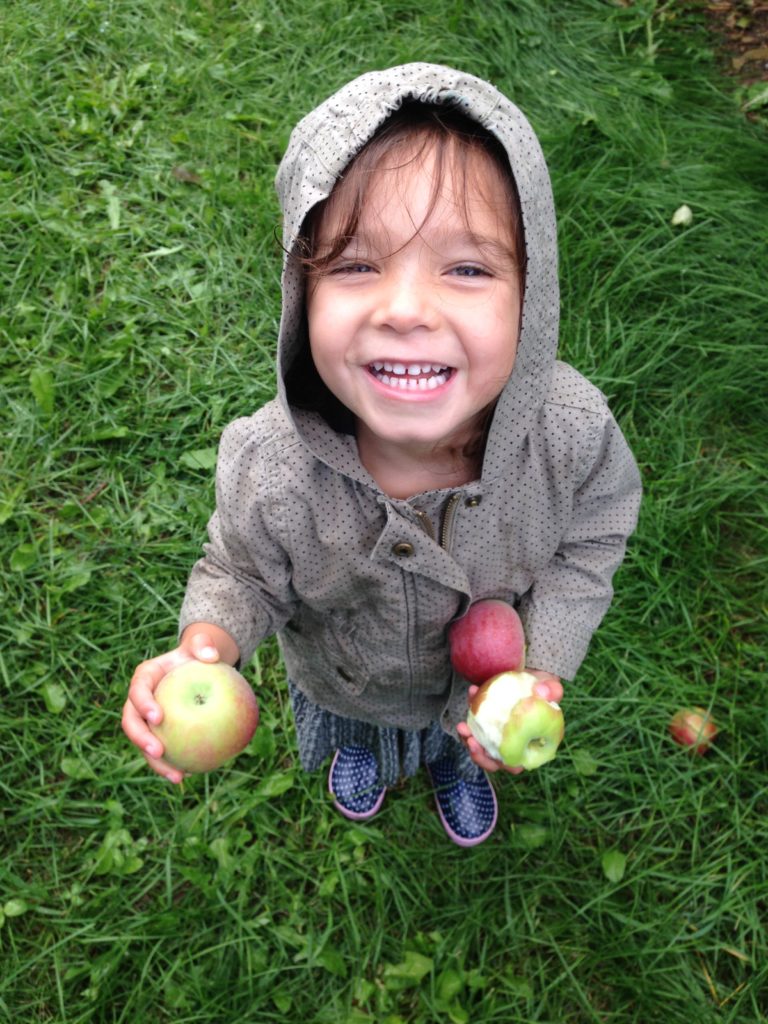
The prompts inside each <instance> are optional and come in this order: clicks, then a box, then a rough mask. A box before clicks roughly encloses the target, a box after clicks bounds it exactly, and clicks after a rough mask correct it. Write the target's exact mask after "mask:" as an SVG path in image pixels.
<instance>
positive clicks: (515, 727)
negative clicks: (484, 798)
mask: <svg viewBox="0 0 768 1024" xmlns="http://www.w3.org/2000/svg"><path fill="white" fill-rule="evenodd" d="M535 683H536V676H534V675H531V673H530V672H502V673H501V674H500V675H497V676H494V677H493V679H489V680H488V682H487V683H484V684H483V685H482V686H481V687H480V689H479V690H478V691H477V693H476V694H475V696H474V697H473V698H472V700H471V701H470V705H469V714H468V715H467V725H468V726H469V728H470V730H471V732H472V735H473V736H474V737H475V739H476V740H477V741H478V743H480V744H481V746H482V747H484V748H485V750H486V751H487V752H488V753H489V754H490V756H491V757H495V758H496V759H497V760H499V761H502V762H503V763H504V764H505V765H507V766H508V767H509V768H516V767H518V766H522V767H523V768H525V769H527V770H528V771H531V770H533V769H534V768H540V767H541V766H542V765H543V764H546V763H547V762H548V761H551V760H552V758H553V757H554V756H555V754H556V753H557V748H558V747H559V746H560V743H561V741H562V739H563V735H564V733H565V720H564V718H563V712H562V711H561V710H560V705H559V704H555V702H554V701H548V700H543V699H542V698H541V697H537V696H536V694H535V693H534V692H533V687H534V685H535Z"/></svg>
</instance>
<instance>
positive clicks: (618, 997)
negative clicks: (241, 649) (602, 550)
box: [0, 0, 768, 1024]
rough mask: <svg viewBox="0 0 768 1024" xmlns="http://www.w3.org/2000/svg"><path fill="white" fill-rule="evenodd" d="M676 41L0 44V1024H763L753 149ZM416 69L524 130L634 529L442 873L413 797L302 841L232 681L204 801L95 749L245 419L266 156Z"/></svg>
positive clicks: (19, 33) (156, 636) (291, 750)
mask: <svg viewBox="0 0 768 1024" xmlns="http://www.w3.org/2000/svg"><path fill="white" fill-rule="evenodd" d="M691 8H692V9H691ZM685 10H686V13H683V7H682V5H676V4H672V3H664V4H662V3H655V2H653V0H637V2H635V3H631V2H629V0H626V2H621V3H615V4H614V3H610V2H603V0H564V2H557V3H556V2H554V0H552V2H549V0H546V2H540V0H518V2H508V0H486V2H484V3H482V4H472V3H464V2H462V0H434V2H430V3H429V4H424V5H413V4H406V3H402V2H400V0H380V2H378V3H370V4H355V3H350V2H348V0H314V2H313V0H308V2H306V3H298V2H297V0H230V2H224V0H169V2H168V3H156V2H155V3H150V2H149V0H131V2H130V3H128V2H127V0H6V3H4V4H3V6H2V11H0V47H1V48H2V60H0V217H1V218H2V236H1V237H0V295H1V296H2V304H1V305H0V387H1V388H2V403H1V404H0V417H2V438H3V451H2V456H1V461H0V474H1V476H2V481H1V483H2V491H1V492H0V524H1V529H2V532H1V535H0V573H1V574H2V591H3V601H2V607H1V608H0V687H2V700H0V763H1V764H2V769H1V770H0V829H1V831H0V835H1V838H0V1020H1V1021H6V1020H7V1021H8V1022H13V1024H38V1022H51V1024H53V1022H56V1024H65V1022H66V1024H97V1022H99V1024H101V1022H105V1024H106V1022H109V1024H113V1022H114V1024H116V1022H127V1024H135V1022H139V1021H145V1020H149V1021H153V1022H158V1024H164V1022H169V1024H192V1022H201V1024H202V1022H205V1024H229V1022H232V1024H234V1022H251V1021H253V1022H263V1021H264V1022H266V1021H286V1020H287V1021H306V1022H307V1024H325V1022H329V1024H364V1022H375V1024H406V1022H407V1024H428V1022H437V1021H439V1022H454V1024H464V1022H468V1021H482V1022H483V1024H490V1022H494V1021H497V1022H500V1024H501V1022H503V1024H515V1022H520V1024H529V1022H536V1024H592V1022H594V1024H604V1022H605V1024H651V1022H655V1021H664V1022H665V1024H688V1022H690V1021H692V1020H695V1021H696V1022H697V1024H715V1022H718V1024H719V1022H733V1024H758V1022H760V1021H764V1020H766V1019H768V996H767V995H766V992H768V961H767V958H766V951H767V950H768V934H767V932H768V928H767V927H766V919H767V918H768V905H767V903H768V901H767V899H766V893H767V892H768V871H767V869H766V856H765V851H766V848H768V791H767V787H766V782H767V780H768V758H767V756H766V749H767V748H768V717H767V716H766V712H765V708H764V697H763V692H764V684H765V675H766V666H765V658H766V655H765V652H766V647H767V646H768V637H766V627H765V622H766V588H765V576H766V505H767V504H768V502H767V501H766V490H765V480H766V461H767V459H766V451H768V427H767V425H766V415H765V412H766V394H768V380H767V379H766V378H767V377H768V373H766V368H767V365H768V357H767V356H766V322H768V302H767V301H766V297H765V296H766V287H765V280H766V251H767V243H768V212H767V211H768V205H767V204H766V185H767V184H768V172H767V171H766V168H767V167H768V159H767V158H766V142H767V141H768V133H767V132H766V119H765V117H764V116H763V111H764V108H762V107H760V104H759V101H758V102H756V101H755V96H756V95H757V93H756V92H755V90H752V92H751V93H750V98H749V104H750V110H749V111H748V112H749V113H750V114H751V118H748V117H747V116H746V115H745V112H744V110H743V109H742V107H743V106H745V102H744V97H743V94H739V92H738V89H737V87H736V84H735V83H734V82H731V81H729V80H727V79H724V78H722V77H720V73H719V71H718V70H717V69H718V66H719V64H718V60H717V58H716V55H715V53H714V48H715V46H716V42H715V41H714V40H713V39H711V38H710V37H709V36H708V35H707V32H706V29H705V26H704V24H703V22H701V21H700V18H699V15H698V14H697V13H696V8H695V6H694V5H686V8H685ZM417 59H426V60H431V61H437V62H443V63H448V64H455V65H459V66H461V67H464V68H466V69H467V70H470V71H472V72H474V73H475V74H478V75H480V76H482V77H485V78H489V79H491V80H493V81H494V82H495V83H496V84H497V85H498V86H499V87H500V88H502V89H503V90H504V91H505V92H507V93H508V94H509V95H510V96H512V98H513V99H515V101H516V102H518V104H519V105H520V106H521V107H522V108H523V109H524V110H525V111H526V113H527V114H528V115H529V117H530V119H531V120H532V122H533V124H534V127H535V128H536V130H537V132H538V133H539V135H540V138H541V140H542V144H543V146H544V150H545V152H546V154H547V158H548V161H549V163H550V167H551V170H552V176H553V183H554V190H555V198H556V203H557V209H558V215H559V231H560V241H561V252H562V257H561V271H562V286H563V322H562V343H561V351H562V356H563V358H564V359H566V360H567V361H569V362H571V363H572V364H573V365H575V366H576V367H577V368H578V369H579V370H581V371H582V372H583V373H584V374H586V375H587V376H588V377H590V378H591V379H592V380H593V381H594V382H595V383H597V384H598V385H599V386H600V387H601V388H602V389H603V390H604V391H605V392H606V394H607V395H608V396H609V398H610V401H611V405H612V407H613V409H614V410H615V412H616V414H617V416H618V418H619V420H620V422H621V424H622V427H623V429H624V431H625V433H626V434H627V436H628V438H629V439H630V442H631V444H632V446H633V448H634V450H635V452H636V455H637V457H638V461H639V463H640V465H641V468H642V472H643V476H644V481H645V489H646V494H645V501H644V506H643V511H642V516H641V522H640V526H639V529H638V532H637V534H636V536H635V538H634V539H633V541H632V543H631V548H630V554H629V556H628V559H627V561H626V562H625V564H624V566H623V567H622V569H621V570H620V572H619V574H618V576H617V579H616V589H617V596H616V600H615V603H614V605H613V607H612V609H611V611H610V613H609V615H608V616H607V618H606V620H605V622H604V624H603V626H602V627H601V629H600V631H599V633H598V634H597V636H596V638H595V640H594V642H593V645H592V647H591V649H590V653H589V655H588V658H587V660H586V662H585V663H584V665H583V666H582V669H581V671H580V673H579V676H578V678H577V679H576V680H575V681H574V682H573V683H571V684H570V685H569V686H568V688H567V694H566V698H565V701H564V709H565V712H566V717H567V721H568V728H567V735H566V741H565V743H564V746H563V748H562V753H561V755H560V756H559V757H558V759H557V760H556V761H555V762H554V763H553V764H552V765H549V766H547V767H546V768H545V769H542V770H541V771H540V772H538V773H535V774H531V775H529V776H524V777H521V778H519V779H515V778H511V777H510V778H504V779H497V780H496V782H497V783H498V793H499V799H500V804H501V815H500V825H499V828H498V829H497V831H496V833H495V834H494V836H493V837H492V838H491V839H490V840H489V841H488V842H487V843H485V844H483V845H482V846H480V847H477V848H476V849H474V850H470V851H467V850H460V849H458V848H456V847H454V846H453V845H452V844H450V843H449V842H448V841H447V840H446V838H445V836H444V834H443V832H442V830H441V827H440V824H439V821H438V819H437V816H436V814H435V812H434V810H433V807H432V802H431V797H430V794H429V790H428V786H427V783H426V780H425V779H424V778H423V777H417V778H416V779H414V780H412V781H411V782H410V783H409V784H408V785H407V786H406V787H403V788H402V789H400V790H397V791H396V792H394V793H393V794H391V796H390V797H389V798H388V800H387V802H386V804H385V807H384V810H383V811H382V813H381V814H380V816H379V817H377V818H376V819H375V821H374V822H373V823H371V824H370V825H366V826H354V827H353V826H351V825H350V824H349V823H347V822H346V821H344V820H343V819H342V818H340V816H338V815H337V814H336V813H335V812H334V811H333V809H332V808H331V806H330V804H329V800H328V797H327V794H326V791H325V777H324V775H322V774H318V775H306V774H304V773H302V772H301V770H300V768H299V766H298V763H297V757H296V748H295V741H294V737H293V731H292V727H291V721H290V713H289V708H288V702H287V694H286V688H285V680H284V676H283V672H282V669H281V665H280V661H279V657H278V654H277V649H276V646H275V644H274V642H273V641H268V642H267V643H266V644H264V645H263V647H262V648H261V649H260V651H259V653H258V656H257V658H256V659H255V660H254V661H253V662H252V663H251V664H250V665H248V666H247V667H246V668H245V672H246V674H247V676H248V678H249V680H250V681H251V682H252V683H253V685H254V687H255V688H256V690H257V694H258V697H259V700H260V703H261V707H262V725H261V727H260V728H259V730H258V731H257V733H256V735H255V737H254V740H253V741H252V743H251V745H250V747H249V748H248V750H247V752H246V753H244V754H243V755H242V756H240V757H239V758H238V759H237V760H236V761H235V762H233V764H232V765H231V766H229V767H227V768H225V769H222V770H220V771H218V772H215V773H211V774H210V775H207V776H199V777H195V778H192V779H189V780H187V781H186V782H185V783H184V786H183V788H173V787H170V786H168V785H166V784H165V783H164V782H163V781H161V780H159V779H158V778H156V777H154V776H153V775H151V774H150V773H149V772H148V770H147V769H146V767H145V765H144V763H143V761H142V760H141V758H140V757H138V756H136V754H135V752H134V751H133V749H132V748H131V747H130V745H129V744H128V742H127V741H126V740H125V738H124V737H123V735H122V733H121V731H120V726H119V719H120V711H121V706H122V703H123V701H124V699H125V693H126V689H127V683H128V679H129V678H130V675H131V672H132V670H133V667H134V666H135V664H136V663H137V662H138V661H139V660H141V659H142V658H145V657H148V656H151V655H153V654H156V653H159V652H161V651H163V650H165V649H167V647H168V646H169V645H171V644H172V642H173V639H174V636H175V621H176V615H177V611H178V606H179V603H180V600H181V596H182V593H183V589H184V583H185V578H186V574H187V571H188V569H189V566H190V565H191V563H192V561H193V560H194V559H195V558H196V557H197V553H198V551H199V547H200V544H201V542H202V540H203V538H204V532H205V523H206V521H207V518H208V515H209V513H210V510H211V508H212V503H213V481H212V465H213V459H214V455H215V448H216V444H217V439H218V436H219V434H220V433H221V430H222V429H223V427H224V425H225V424H226V423H227V422H228V421H229V420H231V419H233V418H234V417H235V416H239V415H243V414H246V413H248V412H250V411H252V410H254V409H256V408H257V407H259V406H260V405H261V404H263V403H264V402H265V401H266V400H268V399H269V398H270V397H271V395H272V392H273V387H274V376H273V369H272V359H273V346H274V339H275V335H276V325H277V320H278V317H279V267H280V255H281V251H280V246H279V218H278V211H277V205H276V201H275V199H274V194H273V185H272V181H273V176H274V171H275V167H276V164H277V161H278V160H279V158H280V156H281V153H282V151H283V148H284V146H285V143H286V141H287V137H288V133H289V131H290V128H291V127H292V125H293V123H294V122H295V121H296V120H297V119H298V117H299V116H301V115H302V114H303V113H305V112H306V111H307V110H309V109H310V108H311V107H312V106H314V105H315V104H316V103H317V102H319V101H320V100H321V99H323V98H324V97H325V96H326V95H328V94H329V93H330V92H331V91H332V90H333V89H335V88H337V87H338V86H340V85H341V84H342V83H343V82H345V81H346V80H348V79H349V78H351V77H353V76H354V75H355V74H357V73H359V72H362V71H364V70H368V69H371V68H374V67H384V66H388V65H391V64H396V63H401V62H404V61H409V60H417ZM683 205H687V206H688V207H689V209H690V211H691V214H692V219H691V220H690V223H687V224H673V223H672V220H673V216H674V214H675V212H676V211H677V210H679V208H680V207H681V206H683ZM686 704H697V705H703V706H704V707H706V708H710V709H712V711H713V712H714V714H715V716H716V718H717V720H718V722H719V724H720V727H721V734H720V736H719V738H718V741H717V743H716V745H715V747H714V749H713V750H712V751H711V752H710V753H709V754H708V755H707V756H706V757H700V758H694V757H691V756H690V754H689V753H688V752H686V751H684V750H681V749H679V748H677V747H676V746H675V745H674V744H673V743H672V742H671V740H670V738H669V737H668V735H667V732H666V726H667V722H668V720H669V718H670V716H671V714H672V713H673V712H674V711H675V709H676V708H677V707H679V706H681V705H686Z"/></svg>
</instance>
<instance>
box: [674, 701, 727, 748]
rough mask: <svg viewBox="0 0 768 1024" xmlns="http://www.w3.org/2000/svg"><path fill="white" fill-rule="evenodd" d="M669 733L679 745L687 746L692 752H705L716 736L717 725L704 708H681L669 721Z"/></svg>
mask: <svg viewBox="0 0 768 1024" xmlns="http://www.w3.org/2000/svg"><path fill="white" fill-rule="evenodd" d="M669 733H670V735H671V737H672V739H673V740H674V741H675V743H679V744H680V746H681V747H688V748H689V749H690V750H691V752H692V753H694V754H706V752H707V751H708V750H709V748H710V746H711V745H712V741H713V740H714V738H715V736H717V726H716V725H715V720H714V718H713V717H712V715H710V713H709V712H708V711H705V710H704V708H681V709H680V710H679V711H678V712H676V713H675V715H673V717H672V721H671V722H670V723H669Z"/></svg>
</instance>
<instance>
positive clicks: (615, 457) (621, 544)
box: [520, 409, 641, 679]
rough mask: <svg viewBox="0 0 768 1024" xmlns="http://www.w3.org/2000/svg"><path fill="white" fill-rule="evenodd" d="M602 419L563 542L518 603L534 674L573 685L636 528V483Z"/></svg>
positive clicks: (618, 440) (631, 463)
mask: <svg viewBox="0 0 768 1024" xmlns="http://www.w3.org/2000/svg"><path fill="white" fill-rule="evenodd" d="M606 412H607V418H606V420H605V422H604V425H603V430H602V433H601V435H599V436H598V438H597V446H596V447H595V446H590V450H591V455H590V458H589V460H588V464H587V465H586V467H585V468H584V469H583V470H582V472H581V474H580V475H581V477H582V481H581V483H580V485H579V486H578V488H577V489H576V491H575V494H574V499H573V510H572V516H571V519H570V522H569V525H568V527H567V529H566V531H565V534H564V536H563V539H562V542H561V544H560V546H559V548H558V550H557V551H556V552H555V555H554V556H553V557H552V559H551V560H550V562H549V564H548V565H547V566H546V567H545V568H544V570H542V571H541V572H539V573H538V574H537V576H536V579H535V581H534V583H533V586H532V587H531V589H530V590H529V591H528V592H527V593H526V594H524V595H523V598H522V600H521V603H520V616H521V619H522V621H523V626H524V628H525V635H526V640H527V645H528V647H527V657H526V660H527V663H528V664H529V665H530V666H531V667H532V668H537V669H542V670H544V671H547V672H552V673H553V674H554V675H557V676H561V677H562V678H565V679H572V678H573V677H574V675H575V674H576V671H577V670H578V668H579V665H580V664H581V662H582V661H583V660H584V657H585V655H586V653H587V648H588V646H589V642H590V639H591V637H592V634H593V633H594V631H595V630H596V629H597V627H598V625H599V624H600V621H601V619H602V618H603V616H604V615H605V612H606V611H607V609H608V606H609V605H610V603H611V598H612V596H613V587H612V584H611V580H612V577H613V574H614V573H615V571H616V569H617V568H618V567H619V565H620V564H621V562H622V560H623V558H624V553H625V550H626V544H627V539H628V537H629V536H630V534H631V533H632V531H633V530H634V529H635V526H636V525H637V515H638V509H639V507H640V497H641V482H640V473H639V471H638V468H637V464H636V463H635V460H634V458H633V456H632V452H631V451H630V449H629V446H628V444H627V442H626V440H625V439H624V436H623V435H622V433H621V431H620V429H619V427H618V425H617V423H616V421H615V420H614V419H613V417H612V416H611V414H610V412H608V411H607V409H606Z"/></svg>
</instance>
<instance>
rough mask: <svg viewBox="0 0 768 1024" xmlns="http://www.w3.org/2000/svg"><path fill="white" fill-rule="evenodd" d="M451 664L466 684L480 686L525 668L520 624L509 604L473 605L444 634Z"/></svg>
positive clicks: (490, 600) (484, 602)
mask: <svg viewBox="0 0 768 1024" xmlns="http://www.w3.org/2000/svg"><path fill="white" fill-rule="evenodd" d="M448 643H449V645H450V651H451V664H452V665H453V667H454V668H455V669H456V671H457V672H458V673H459V674H460V675H462V676H464V678H465V679H468V680H469V682H470V683H477V684H480V683H484V682H485V681H486V679H490V678H491V677H492V676H496V675H498V674H499V673H500V672H516V671H518V670H520V669H522V668H523V666H524V664H525V636H524V634H523V624H522V622H521V621H520V616H519V615H518V614H517V612H516V611H515V609H514V608H513V607H512V605H511V604H507V602H506V601H499V600H497V599H496V598H485V599H484V600H482V601H476V602H475V604H473V605H472V606H471V607H470V609H469V611H468V612H467V614H466V615H464V616H463V617H462V618H460V619H457V620H456V622H454V623H452V624H451V626H450V628H449V630H448Z"/></svg>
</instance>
